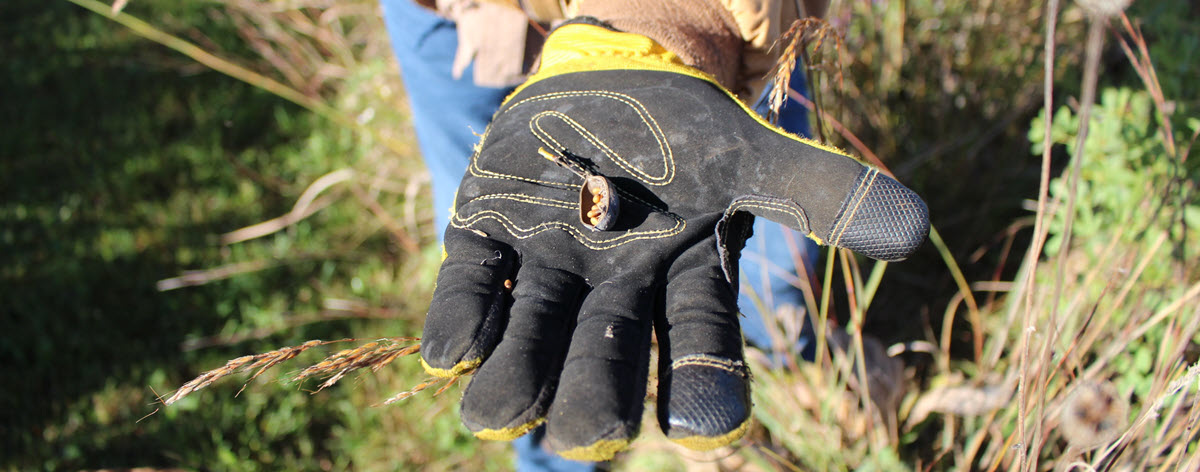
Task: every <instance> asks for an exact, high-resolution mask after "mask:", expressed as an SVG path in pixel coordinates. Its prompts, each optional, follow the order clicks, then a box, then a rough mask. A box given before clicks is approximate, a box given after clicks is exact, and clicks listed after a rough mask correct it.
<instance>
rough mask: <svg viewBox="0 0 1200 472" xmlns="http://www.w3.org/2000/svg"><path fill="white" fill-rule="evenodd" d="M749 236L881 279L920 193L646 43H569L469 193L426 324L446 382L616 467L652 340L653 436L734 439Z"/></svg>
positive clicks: (483, 419) (551, 43)
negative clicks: (804, 245) (880, 263)
mask: <svg viewBox="0 0 1200 472" xmlns="http://www.w3.org/2000/svg"><path fill="white" fill-rule="evenodd" d="M751 214H753V215H759V216H763V217H766V218H769V219H771V220H774V221H777V222H780V223H783V224H785V225H787V226H789V227H791V228H794V229H796V230H799V231H801V232H803V233H805V234H808V235H809V237H811V238H813V239H816V240H817V241H819V242H824V243H826V244H830V245H833V246H838V247H844V248H848V249H851V250H854V251H857V252H859V253H861V254H863V255H866V256H869V257H873V258H876V259H881V260H888V261H894V260H900V259H903V258H905V257H907V256H908V255H909V254H910V253H912V252H913V251H914V250H916V248H917V247H918V246H919V245H920V244H921V243H922V241H923V240H924V239H925V237H926V234H927V232H928V227H929V222H928V213H927V210H926V207H925V204H924V203H923V202H922V201H921V199H920V198H919V197H918V196H917V195H916V194H915V193H913V192H912V191H911V190H909V189H907V188H905V187H904V186H903V185H901V184H899V183H898V182H896V181H895V180H893V179H892V178H890V177H887V176H885V175H882V174H880V173H879V171H878V170H875V169H872V168H869V167H866V166H864V165H862V164H860V163H858V162H856V161H855V160H854V159H852V158H850V157H847V156H846V155H845V154H843V153H841V152H839V151H837V150H835V149H833V148H830V147H827V146H823V145H820V144H818V143H815V142H813V141H808V140H804V139H801V138H798V137H796V136H793V135H791V134H788V133H786V132H784V131H782V130H780V129H778V128H776V127H774V126H772V125H770V124H768V123H767V122H765V121H763V120H762V119H761V118H759V117H758V116H757V115H755V114H754V113H753V112H752V111H750V110H749V109H747V108H746V107H745V106H744V105H742V104H741V102H739V101H738V100H737V99H736V98H735V97H734V96H733V95H732V94H730V93H729V92H727V91H726V90H725V89H723V88H722V87H721V86H720V85H718V84H717V83H716V82H715V81H714V80H713V79H712V78H711V77H710V76H708V75H706V74H704V73H703V72H700V71H698V70H696V69H693V68H690V67H687V66H685V65H683V64H682V63H681V62H680V61H679V59H678V57H677V56H676V55H674V54H672V53H671V52H669V51H667V50H665V49H663V48H662V47H661V46H659V45H658V44H657V43H655V42H654V41H652V40H650V39H649V38H647V37H645V36H640V35H635V34H631V33H620V32H615V31H612V30H610V29H607V28H605V27H603V26H601V25H596V24H586V23H577V24H568V25H566V26H562V27H560V28H558V29H557V30H556V31H555V32H554V33H553V34H552V35H551V36H550V37H549V38H548V42H547V43H546V46H545V47H544V49H543V53H542V64H541V68H540V70H539V72H538V73H537V74H536V75H534V76H533V77H531V78H530V80H529V81H527V82H526V83H525V84H523V85H522V86H521V87H519V88H518V89H517V90H516V91H515V92H514V93H513V94H512V95H511V96H510V97H509V98H508V99H507V100H506V102H505V103H504V104H503V105H502V106H501V108H500V110H499V111H498V112H497V113H496V115H495V118H494V119H493V122H492V124H491V125H490V126H489V127H488V129H487V130H486V131H485V132H484V135H483V136H482V138H481V141H480V143H479V145H478V146H477V147H476V151H475V153H474V155H473V156H472V158H471V164H470V167H469V169H468V170H467V173H466V175H465V176H464V178H463V181H462V184H461V186H460V187H459V190H458V197H457V201H456V204H455V212H454V215H453V216H452V218H451V222H450V225H449V227H448V228H447V229H446V236H445V250H446V259H445V261H444V263H443V264H442V267H441V272H440V273H439V274H438V280H437V288H436V290H435V292H434V297H433V302H432V304H431V306H430V308H429V314H428V317H427V318H426V320H425V332H424V338H423V340H422V349H421V355H422V362H423V363H424V365H425V368H426V370H428V371H429V372H430V373H432V374H434V375H439V376H455V375H464V374H468V373H474V377H473V378H472V379H471V382H470V384H469V385H468V386H467V388H466V390H465V391H464V393H463V398H462V411H461V418H462V422H463V424H464V425H465V426H466V427H467V428H468V429H470V430H471V431H472V432H473V433H474V434H475V435H476V436H478V437H480V438H485V439H502V440H509V439H514V438H516V437H518V436H520V435H522V434H525V433H526V432H528V431H529V430H530V429H532V428H534V427H536V426H538V425H540V424H543V423H545V425H546V440H547V444H548V445H549V447H550V448H551V449H552V450H553V451H555V452H557V453H558V454H560V455H562V456H563V457H566V458H569V459H576V460H605V459H609V458H611V457H612V456H613V454H615V453H616V452H617V451H619V450H620V449H622V448H624V447H625V446H626V445H627V444H628V443H629V442H630V441H631V440H632V439H633V438H634V437H635V436H636V435H637V433H638V428H639V425H640V423H641V419H642V411H643V401H644V399H645V398H646V396H647V377H648V370H649V359H650V346H651V337H652V333H654V334H656V335H657V341H658V346H659V360H660V362H659V365H658V372H657V374H658V375H657V378H658V390H657V400H658V407H657V413H658V420H659V424H660V427H661V428H662V430H663V431H664V433H665V434H666V435H667V437H668V438H670V439H672V440H674V441H676V442H679V443H681V444H683V445H685V446H688V447H691V448H693V449H712V448H715V447H718V446H722V445H726V444H729V443H730V442H732V441H734V440H736V439H738V438H739V437H740V436H741V435H742V434H743V433H744V432H745V429H746V427H747V425H748V421H749V418H750V373H749V371H748V370H747V367H746V364H745V363H744V362H743V356H742V338H741V334H740V331H739V328H738V320H737V306H736V287H737V258H738V254H739V251H740V250H741V248H742V246H743V244H744V241H745V240H746V238H747V237H749V236H750V227H751V222H752V219H753V217H752V216H751Z"/></svg>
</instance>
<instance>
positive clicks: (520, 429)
mask: <svg viewBox="0 0 1200 472" xmlns="http://www.w3.org/2000/svg"><path fill="white" fill-rule="evenodd" d="M545 422H546V418H537V419H535V420H533V421H530V422H528V423H525V424H522V425H519V426H516V427H512V428H498V429H489V428H484V429H481V430H479V431H473V432H472V433H471V434H474V435H475V437H477V438H479V439H484V440H488V441H512V440H514V439H517V438H519V437H521V436H524V435H525V434H526V433H528V432H530V431H532V430H533V428H536V427H538V426H541V424H542V423H545ZM468 428H470V426H468Z"/></svg>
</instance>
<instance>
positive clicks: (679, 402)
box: [659, 354, 751, 450]
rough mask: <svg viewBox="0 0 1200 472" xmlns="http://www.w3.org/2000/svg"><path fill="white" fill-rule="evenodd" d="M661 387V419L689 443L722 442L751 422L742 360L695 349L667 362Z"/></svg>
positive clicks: (697, 445) (704, 445) (672, 433)
mask: <svg viewBox="0 0 1200 472" xmlns="http://www.w3.org/2000/svg"><path fill="white" fill-rule="evenodd" d="M670 372H671V373H670V376H669V378H667V379H665V380H666V382H663V383H660V384H659V388H660V389H661V390H660V393H659V401H660V410H659V424H660V426H661V427H662V429H663V432H664V433H666V435H667V438H669V439H671V440H672V441H675V442H677V443H680V444H682V445H684V446H687V447H688V448H691V449H697V450H708V449H713V448H716V447H720V446H724V445H726V444H729V443H731V442H733V441H736V440H737V439H739V438H741V437H742V435H743V434H745V431H746V428H747V425H749V423H750V409H751V405H750V375H749V371H748V370H747V369H746V366H745V364H744V363H743V362H741V361H734V360H731V359H725V358H722V357H718V356H711V355H705V354H696V355H690V356H685V357H681V358H679V359H677V360H675V361H674V362H672V363H671V371H670Z"/></svg>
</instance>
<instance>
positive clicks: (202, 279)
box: [154, 259, 278, 292]
mask: <svg viewBox="0 0 1200 472" xmlns="http://www.w3.org/2000/svg"><path fill="white" fill-rule="evenodd" d="M276 264H278V262H277V261H274V260H266V259H259V260H256V261H248V262H235V263H233V264H226V265H223V266H220V267H214V268H212V269H205V270H189V271H184V273H183V275H180V276H178V277H171V278H169V279H162V280H159V281H158V282H155V283H154V287H155V288H156V289H158V291H160V292H166V291H169V290H175V289H178V288H184V287H194V286H196V285H204V284H206V283H209V282H215V281H217V280H224V279H228V278H230V277H233V276H235V275H238V274H245V273H248V272H257V271H260V270H263V269H266V268H269V267H273V266H275V265H276Z"/></svg>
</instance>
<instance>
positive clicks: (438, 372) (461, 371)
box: [421, 357, 483, 378]
mask: <svg viewBox="0 0 1200 472" xmlns="http://www.w3.org/2000/svg"><path fill="white" fill-rule="evenodd" d="M482 363H483V359H470V360H465V361H461V362H459V363H457V364H454V365H453V366H451V367H450V368H448V369H442V368H438V367H434V366H431V365H429V363H428V362H425V358H424V357H422V358H421V367H422V368H424V369H425V373H427V374H429V375H432V376H434V377H443V378H444V377H458V376H461V375H467V374H469V373H471V372H474V371H475V369H476V368H477V367H479V364H482Z"/></svg>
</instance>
